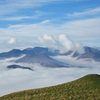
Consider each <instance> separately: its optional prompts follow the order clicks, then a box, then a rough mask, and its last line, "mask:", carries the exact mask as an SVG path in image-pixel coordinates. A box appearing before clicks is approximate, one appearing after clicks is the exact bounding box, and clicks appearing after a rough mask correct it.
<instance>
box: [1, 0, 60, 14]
mask: <svg viewBox="0 0 100 100" xmlns="http://www.w3.org/2000/svg"><path fill="white" fill-rule="evenodd" d="M58 1H61V0H6V1H4V2H3V3H1V4H0V15H7V14H9V13H13V12H16V11H18V10H20V9H25V8H35V7H39V6H42V5H44V4H48V3H51V2H58ZM5 8H6V9H5Z"/></svg>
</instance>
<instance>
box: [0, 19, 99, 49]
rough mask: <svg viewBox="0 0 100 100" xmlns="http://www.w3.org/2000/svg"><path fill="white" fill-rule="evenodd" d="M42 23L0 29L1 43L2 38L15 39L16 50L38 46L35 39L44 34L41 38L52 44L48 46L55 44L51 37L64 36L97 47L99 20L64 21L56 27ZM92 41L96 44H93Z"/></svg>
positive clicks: (15, 25)
mask: <svg viewBox="0 0 100 100" xmlns="http://www.w3.org/2000/svg"><path fill="white" fill-rule="evenodd" d="M43 21H44V20H43ZM43 21H40V22H38V23H34V24H14V25H9V26H8V27H7V28H0V39H2V43H3V41H5V39H4V37H5V38H7V37H16V38H18V41H19V43H18V44H17V43H16V44H17V45H16V46H17V48H20V47H21V48H22V47H24V48H26V47H28V46H38V45H40V44H39V43H37V42H38V40H37V37H43V36H44V34H46V35H45V36H44V37H43V38H45V39H46V38H47V40H48V39H49V40H50V39H51V41H52V42H51V41H50V42H47V43H48V45H50V46H51V45H52V44H57V43H56V41H55V42H54V40H55V39H53V38H54V36H53V37H51V36H52V35H55V36H58V35H59V34H65V35H67V36H68V37H70V39H71V40H73V41H74V42H76V43H77V42H79V44H80V43H81V44H83V45H87V46H99V44H97V43H99V41H100V33H99V32H100V28H99V27H100V18H91V19H81V20H74V21H68V22H67V21H65V22H64V23H62V24H58V25H56V24H55V23H52V22H49V23H44V24H41V23H42V22H43ZM49 35H51V36H49ZM94 39H95V41H98V42H95V43H94ZM40 40H41V38H40ZM47 40H45V41H47ZM49 40H48V41H49ZM90 43H91V44H90ZM26 44H27V45H26ZM1 45H3V44H1ZM6 47H7V45H6V46H5V48H6ZM3 50H4V49H3Z"/></svg>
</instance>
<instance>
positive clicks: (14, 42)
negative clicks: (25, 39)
mask: <svg viewBox="0 0 100 100" xmlns="http://www.w3.org/2000/svg"><path fill="white" fill-rule="evenodd" d="M8 44H11V45H14V44H16V38H14V37H11V38H10V39H9V40H8Z"/></svg>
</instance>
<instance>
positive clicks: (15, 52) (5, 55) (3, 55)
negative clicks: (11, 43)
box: [0, 49, 23, 59]
mask: <svg viewBox="0 0 100 100" xmlns="http://www.w3.org/2000/svg"><path fill="white" fill-rule="evenodd" d="M22 54H23V52H22V51H21V50H19V49H13V50H11V51H8V52H4V53H0V59H7V58H12V57H19V56H21V55H22Z"/></svg>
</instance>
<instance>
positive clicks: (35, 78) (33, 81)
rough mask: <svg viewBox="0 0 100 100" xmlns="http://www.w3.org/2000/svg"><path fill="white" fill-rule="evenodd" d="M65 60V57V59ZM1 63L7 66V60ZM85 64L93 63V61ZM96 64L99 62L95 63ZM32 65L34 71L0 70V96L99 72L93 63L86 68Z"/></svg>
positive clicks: (99, 69) (99, 68)
mask: <svg viewBox="0 0 100 100" xmlns="http://www.w3.org/2000/svg"><path fill="white" fill-rule="evenodd" d="M63 61H64V60H63ZM65 61H66V62H67V59H65ZM71 61H73V60H71ZM3 63H4V64H2V62H1V61H0V64H1V65H3V66H4V67H3V66H2V68H4V69H5V68H6V66H7V62H6V61H4V62H3ZM73 63H75V62H73ZM79 63H83V62H79ZM75 64H76V63H75ZM87 64H89V65H93V63H87ZM97 65H100V64H99V63H97ZM24 66H25V64H24ZM33 66H34V67H33V68H34V71H30V70H23V69H14V70H13V69H12V70H3V71H0V96H1V95H5V94H8V93H11V92H15V91H21V90H25V89H33V88H40V87H47V86H52V85H57V84H61V83H65V82H69V81H73V80H75V79H78V78H80V77H82V76H84V75H86V74H93V73H94V74H99V73H100V67H99V66H96V65H95V63H94V66H95V67H92V68H90V66H88V67H87V68H75V67H74V68H73V67H72V68H44V67H42V66H41V67H39V66H37V65H33Z"/></svg>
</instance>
